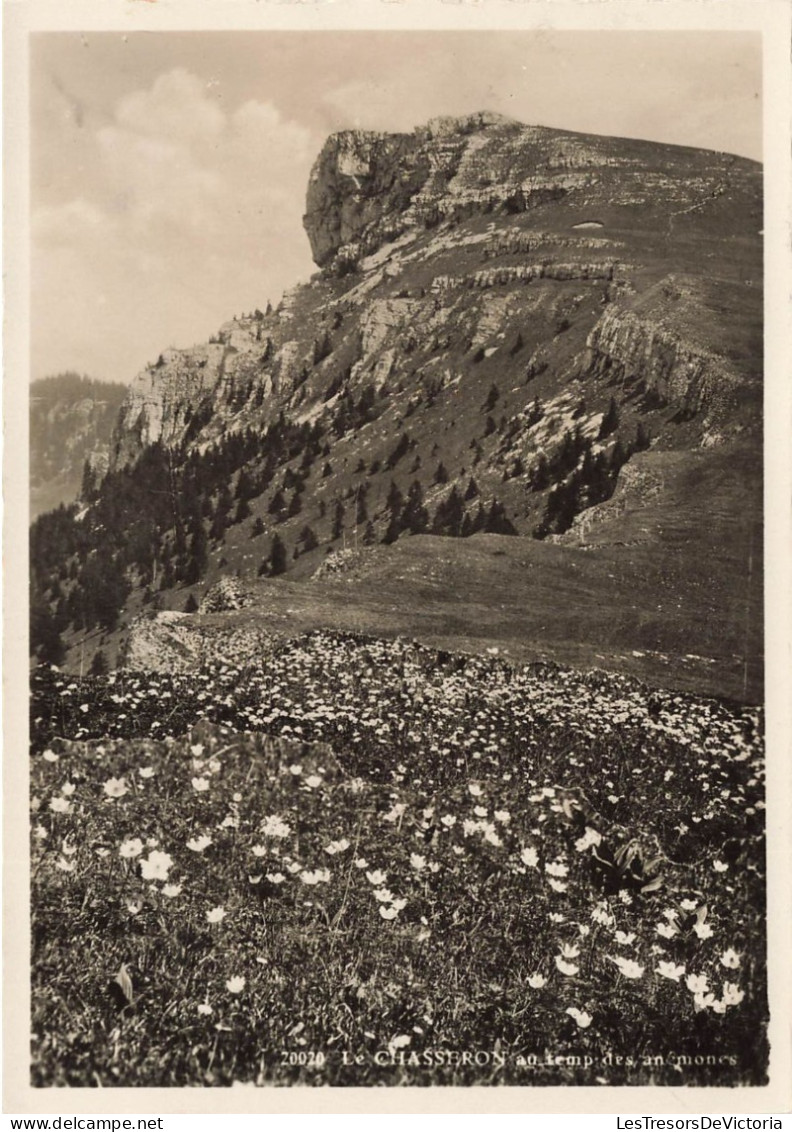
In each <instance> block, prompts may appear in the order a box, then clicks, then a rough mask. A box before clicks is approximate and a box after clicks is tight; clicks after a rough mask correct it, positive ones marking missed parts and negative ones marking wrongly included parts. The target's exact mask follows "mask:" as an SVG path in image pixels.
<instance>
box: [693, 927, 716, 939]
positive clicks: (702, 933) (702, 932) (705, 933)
mask: <svg viewBox="0 0 792 1132" xmlns="http://www.w3.org/2000/svg"><path fill="white" fill-rule="evenodd" d="M693 931H694V932H695V933H696V935H697V936H698V937H699V939H709V938H710V936H711V935H712V928H711V927H710V925H709V924H694V925H693Z"/></svg>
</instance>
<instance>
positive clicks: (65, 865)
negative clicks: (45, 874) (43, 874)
mask: <svg viewBox="0 0 792 1132" xmlns="http://www.w3.org/2000/svg"><path fill="white" fill-rule="evenodd" d="M55 867H56V868H58V869H62V870H63V872H64V873H73V872H74V870H75V868H76V865H75V862H74V861H67V860H66V858H65V857H60V858H59V859H58V860H57V861H56V862H55Z"/></svg>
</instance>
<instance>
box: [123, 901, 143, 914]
mask: <svg viewBox="0 0 792 1132" xmlns="http://www.w3.org/2000/svg"><path fill="white" fill-rule="evenodd" d="M142 907H143V905H142V904H141V903H140V901H139V900H131V901H130V902H129V903H128V904H127V912H129V914H130V915H131V916H137V914H138V912H139V911H140V909H141V908H142Z"/></svg>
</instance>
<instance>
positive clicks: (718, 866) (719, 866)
mask: <svg viewBox="0 0 792 1132" xmlns="http://www.w3.org/2000/svg"><path fill="white" fill-rule="evenodd" d="M712 867H713V869H714V870H715V872H716V873H726V872H728V871H729V866H728V865H727V864H726V862H725V861H713V862H712Z"/></svg>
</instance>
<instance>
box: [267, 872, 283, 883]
mask: <svg viewBox="0 0 792 1132" xmlns="http://www.w3.org/2000/svg"><path fill="white" fill-rule="evenodd" d="M267 880H268V881H269V882H270V884H283V882H284V881H285V880H286V877H285V876H284V875H283V873H267Z"/></svg>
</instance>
